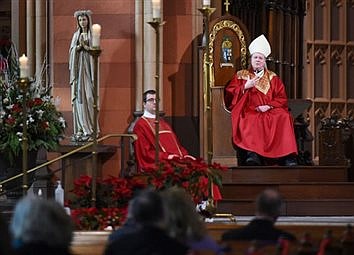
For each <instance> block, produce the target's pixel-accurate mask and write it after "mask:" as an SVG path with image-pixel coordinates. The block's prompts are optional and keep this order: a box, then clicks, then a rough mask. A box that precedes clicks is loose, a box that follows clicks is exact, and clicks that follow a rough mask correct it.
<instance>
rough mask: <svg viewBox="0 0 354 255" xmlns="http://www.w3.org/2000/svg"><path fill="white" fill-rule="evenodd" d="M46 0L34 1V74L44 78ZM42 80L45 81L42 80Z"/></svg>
mask: <svg viewBox="0 0 354 255" xmlns="http://www.w3.org/2000/svg"><path fill="white" fill-rule="evenodd" d="M45 5H46V1H43V0H36V2H35V11H36V16H35V17H36V18H35V27H36V30H35V31H36V32H35V35H36V37H35V38H36V39H35V49H36V54H35V55H36V59H35V61H36V69H35V75H36V77H37V78H38V79H39V78H43V79H45V76H43V77H41V74H42V73H41V72H42V67H43V63H44V59H45V50H46V25H45V21H46V11H45V10H46V9H45ZM44 71H45V70H44ZM42 82H45V80H43V81H42Z"/></svg>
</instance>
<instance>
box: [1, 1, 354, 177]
mask: <svg viewBox="0 0 354 255" xmlns="http://www.w3.org/2000/svg"><path fill="white" fill-rule="evenodd" d="M161 2H162V7H161V11H162V17H163V20H164V21H165V22H166V23H165V24H164V25H163V26H162V29H161V49H160V60H159V61H160V68H161V70H160V71H161V78H160V89H161V93H160V96H161V104H160V107H161V110H162V111H163V112H164V114H165V117H166V118H167V119H168V120H169V121H170V122H171V124H172V126H173V128H174V129H175V130H176V133H177V134H178V136H179V137H180V139H181V143H182V144H183V145H184V146H185V147H186V148H187V149H188V150H189V151H190V153H191V154H192V155H195V156H202V157H205V151H204V149H203V146H205V145H204V144H203V132H204V131H205V130H203V126H202V125H201V124H200V118H201V116H202V114H201V107H202V101H203V95H202V93H201V88H202V67H201V62H202V50H201V43H202V37H203V28H204V27H203V16H202V14H201V13H200V12H199V11H198V8H201V6H202V0H198V1H190V0H181V1H180V0H179V1H171V0H168V1H167V0H165V1H161ZM211 6H213V7H215V8H216V11H215V12H214V13H213V14H212V15H211V17H210V21H211V22H213V20H215V19H217V18H220V17H221V16H223V15H232V16H234V17H236V18H238V19H239V20H240V21H241V22H242V23H243V24H244V25H245V27H246V29H247V32H248V34H249V37H250V38H251V39H252V38H255V37H256V36H258V35H259V34H261V33H264V34H265V35H266V36H267V37H268V38H269V41H270V43H271V45H272V49H273V52H272V54H271V58H269V59H268V66H269V68H270V69H272V70H274V71H275V72H276V73H277V74H278V75H279V76H280V77H281V78H282V80H283V81H284V84H285V86H286V90H287V93H288V97H289V98H290V99H310V100H311V104H310V105H309V107H307V108H306V112H305V115H304V118H305V120H306V122H307V123H309V131H310V132H311V133H312V134H313V136H314V139H313V141H312V142H310V143H309V145H308V146H309V150H310V152H311V155H312V159H313V160H314V162H315V164H318V163H319V162H320V160H321V159H320V157H319V156H320V153H321V144H320V139H319V133H320V127H321V120H323V119H324V118H326V117H331V116H332V117H333V116H334V117H336V118H347V119H349V118H353V115H354V78H353V75H352V74H353V73H354V28H353V26H354V25H353V24H354V1H350V0H342V1H340V0H339V1H329V0H322V1H317V0H316V1H305V0H296V1H290V0H289V1H260V0H231V1H222V0H212V1H211ZM79 9H90V10H92V12H93V15H92V18H93V23H98V24H100V25H101V26H102V35H101V49H102V54H101V56H100V74H99V75H100V91H99V95H100V113H99V123H100V127H101V134H109V133H125V132H127V130H128V127H129V124H130V123H131V121H132V120H133V118H134V112H139V111H141V110H142V98H141V94H142V92H143V91H145V90H146V89H148V88H154V84H155V79H154V74H155V72H156V69H155V55H156V48H155V43H154V42H155V34H154V31H153V29H152V28H151V26H149V25H148V24H147V22H148V21H150V20H151V18H152V16H151V15H152V13H151V1H147V0H144V1H142V0H135V1H133V0H100V1H93V0H89V1H83V0H82V1H81V0H80V1H79V0H77V1H71V0H47V1H43V0H27V1H24V0H2V1H1V2H0V13H1V18H0V31H1V34H2V35H1V36H2V38H5V37H8V38H10V39H11V40H12V41H13V42H14V43H15V45H16V46H17V49H18V52H19V54H22V53H26V54H27V56H28V57H29V61H30V73H31V74H32V75H35V74H36V73H38V72H39V70H40V68H41V66H42V63H43V61H44V59H45V60H46V63H47V65H46V76H45V78H46V82H47V83H48V84H50V85H52V86H53V95H54V96H55V97H56V96H58V97H60V106H59V110H60V111H61V112H63V114H64V117H65V119H66V121H67V122H68V128H67V131H66V132H67V136H70V134H71V133H72V123H71V121H72V120H71V119H72V112H71V102H70V85H69V71H68V49H69V46H70V40H71V36H72V33H73V32H74V30H75V28H76V21H75V18H74V17H73V13H74V12H75V11H76V10H79ZM230 141H231V139H230ZM107 143H110V141H108V142H107ZM52 156H53V155H51V154H49V157H52ZM54 156H55V155H54ZM119 166H120V155H119V154H118V153H116V154H114V156H113V157H111V158H110V160H108V161H107V162H106V163H105V164H104V166H103V174H104V175H110V174H112V175H117V174H118V173H119V171H120V167H119Z"/></svg>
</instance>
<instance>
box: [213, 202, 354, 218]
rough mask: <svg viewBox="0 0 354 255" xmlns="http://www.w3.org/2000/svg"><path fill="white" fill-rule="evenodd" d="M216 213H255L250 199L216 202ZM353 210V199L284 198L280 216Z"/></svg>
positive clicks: (333, 214) (245, 214)
mask: <svg viewBox="0 0 354 255" xmlns="http://www.w3.org/2000/svg"><path fill="white" fill-rule="evenodd" d="M217 212H218V213H232V214H234V215H236V216H237V215H238V216H250V215H254V214H255V204H254V202H253V201H252V200H232V199H226V200H223V201H221V202H219V204H218V208H217ZM353 212H354V200H353V199H341V200H339V199H331V200H329V199H326V200H285V201H284V206H283V208H282V212H281V215H282V216H352V215H353Z"/></svg>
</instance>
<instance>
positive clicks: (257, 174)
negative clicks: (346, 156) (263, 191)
mask: <svg viewBox="0 0 354 255" xmlns="http://www.w3.org/2000/svg"><path fill="white" fill-rule="evenodd" d="M222 177H223V183H232V182H245V183H249V182H259V181H260V180H261V181H263V182H266V181H268V182H314V181H317V182H345V181H348V167H347V166H297V167H283V166H260V167H246V166H245V167H234V168H230V169H229V170H227V171H226V172H223V173H222Z"/></svg>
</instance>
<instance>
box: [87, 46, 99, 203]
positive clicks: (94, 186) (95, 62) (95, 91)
mask: <svg viewBox="0 0 354 255" xmlns="http://www.w3.org/2000/svg"><path fill="white" fill-rule="evenodd" d="M88 52H89V53H90V55H91V56H92V57H93V133H92V143H93V145H92V184H91V185H92V187H91V188H92V193H91V205H92V207H96V190H97V183H96V182H97V161H98V160H97V158H98V155H97V134H98V132H97V129H98V125H97V123H98V58H99V56H100V55H101V52H102V50H101V49H100V47H99V46H96V47H90V48H89V49H88Z"/></svg>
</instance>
